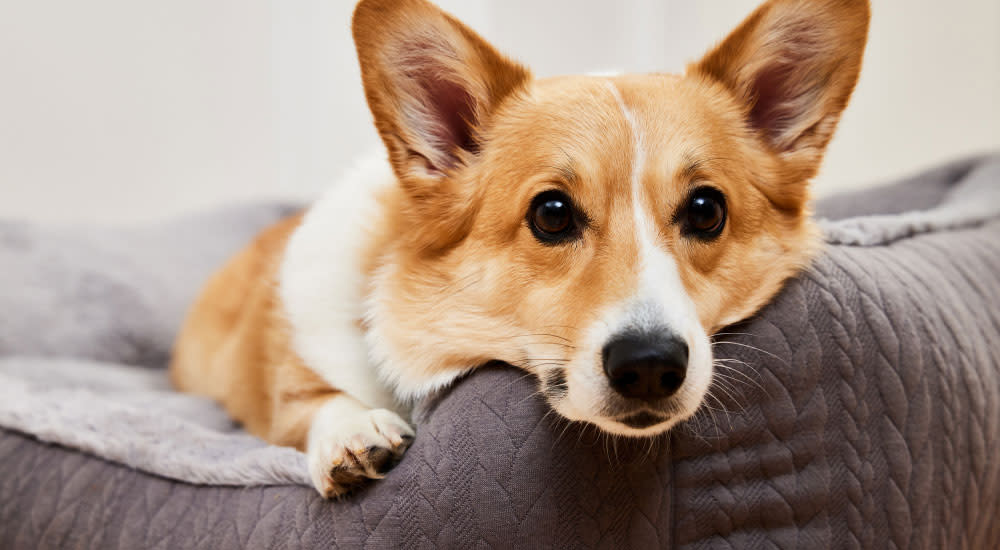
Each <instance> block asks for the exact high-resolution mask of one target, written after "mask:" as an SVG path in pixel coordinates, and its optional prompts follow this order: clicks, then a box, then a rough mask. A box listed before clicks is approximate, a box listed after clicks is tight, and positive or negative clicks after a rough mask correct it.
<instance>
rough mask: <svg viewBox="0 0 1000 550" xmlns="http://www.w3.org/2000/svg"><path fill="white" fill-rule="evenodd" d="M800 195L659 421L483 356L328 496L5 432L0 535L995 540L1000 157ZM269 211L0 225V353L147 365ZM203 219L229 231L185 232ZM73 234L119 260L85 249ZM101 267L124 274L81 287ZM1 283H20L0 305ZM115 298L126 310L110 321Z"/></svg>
mask: <svg viewBox="0 0 1000 550" xmlns="http://www.w3.org/2000/svg"><path fill="white" fill-rule="evenodd" d="M911 201H912V202H911ZM914 209H918V210H920V211H919V212H913V210H914ZM817 210H818V212H819V213H820V214H821V215H824V216H825V218H826V220H827V221H825V222H824V223H823V228H824V232H825V234H826V237H827V241H828V245H827V247H826V250H825V252H824V254H823V255H822V256H821V257H820V258H819V259H818V260H817V261H816V262H815V264H814V266H813V267H812V268H811V269H810V270H809V271H807V272H806V273H804V274H803V275H802V276H800V277H799V278H798V279H796V280H794V281H792V282H791V283H790V284H789V285H788V286H787V287H786V288H785V289H784V290H783V291H782V292H781V294H780V295H779V296H778V297H777V298H776V299H775V301H774V303H772V304H771V305H770V306H768V307H767V308H765V310H764V311H762V312H761V313H760V314H759V315H758V316H756V317H755V318H753V319H751V320H749V321H747V322H744V323H742V324H740V325H738V326H735V327H731V328H730V329H727V330H726V331H724V332H725V333H727V334H726V335H724V336H720V337H719V338H717V339H716V340H717V343H716V345H715V351H716V354H717V356H718V357H719V358H720V359H722V360H723V362H724V364H725V367H724V368H721V369H720V370H719V372H718V376H717V378H716V385H715V386H714V389H713V391H712V395H713V397H712V398H711V399H710V400H709V401H708V402H707V406H706V407H704V408H703V409H702V410H701V412H700V413H699V414H698V415H697V416H696V417H695V418H694V419H692V420H691V421H690V422H688V423H686V424H684V425H682V426H680V427H678V428H677V429H675V430H673V431H672V432H671V433H670V435H669V436H668V437H665V438H663V439H660V440H657V441H654V442H645V441H644V442H630V441H626V440H613V439H609V438H607V437H605V436H603V435H601V434H598V433H596V432H595V430H594V429H592V428H587V427H585V426H579V425H569V424H566V423H565V422H563V421H561V420H559V419H556V418H554V417H553V415H551V414H546V413H547V407H546V405H545V404H544V403H543V402H542V401H541V400H540V399H539V398H538V397H537V396H534V390H535V386H534V382H533V381H532V380H530V379H525V378H524V377H522V376H521V375H520V373H519V372H518V371H515V370H513V369H510V368H504V367H502V366H495V367H490V368H486V369H483V370H481V371H479V372H477V373H475V374H473V375H472V376H470V377H468V378H466V379H464V380H463V381H461V382H460V383H458V384H457V385H455V386H454V387H453V388H452V389H451V390H449V391H447V392H445V393H443V394H442V395H440V396H438V397H437V398H436V399H434V400H431V401H428V402H426V403H424V404H423V405H422V406H421V409H420V411H418V422H417V430H418V435H417V438H416V440H415V442H414V445H413V447H411V449H410V450H409V451H408V453H407V454H406V457H405V458H404V460H403V461H402V462H401V463H400V464H399V466H397V467H396V469H394V470H393V471H392V472H391V473H390V474H389V476H388V477H387V478H386V479H384V480H382V481H380V482H378V483H375V484H373V485H372V486H371V487H369V488H368V489H366V490H365V491H363V492H361V493H360V494H357V495H355V496H354V497H352V498H350V499H346V500H343V501H339V502H325V501H323V500H321V499H320V498H319V497H318V496H317V495H316V494H315V493H314V491H313V490H312V489H311V488H308V487H305V486H300V485H271V486H268V485H256V486H253V487H233V486H223V485H196V484H191V483H187V482H182V481H177V480H176V479H168V478H167V477H164V476H165V475H169V474H164V473H162V472H160V473H159V474H158V475H154V474H151V473H148V471H141V470H137V469H135V468H130V467H126V466H123V465H122V464H121V463H122V462H124V463H129V460H130V457H129V456H128V453H125V456H124V457H120V458H118V459H117V460H118V462H112V461H107V460H104V459H101V458H96V457H94V456H92V455H89V454H85V453H81V452H79V451H77V450H74V449H71V448H69V447H65V446H60V445H53V444H47V443H43V442H40V441H39V440H38V439H37V437H33V436H31V435H28V433H27V432H25V431H24V429H22V430H12V429H6V430H4V431H3V432H0V464H2V469H3V475H2V476H0V547H5V548H6V547H12V548H21V547H26V548H35V547H39V548H123V549H125V548H155V547H162V548H204V547H212V548H229V547H253V548H289V547H296V548H310V547H317V548H318V547H324V548H326V547H337V548H339V547H344V548H357V547H365V548H385V547H396V546H405V547H413V548H430V547H435V546H443V547H456V546H462V547H466V546H467V547H476V548H478V547H554V548H584V547H586V548H593V547H607V548H621V547H632V548H653V547H664V548H671V547H676V548H681V547H684V548H716V547H722V548H758V547H816V548H827V547H872V548H884V547H888V546H894V547H901V548H942V547H967V548H997V547H1000V523H998V522H996V521H994V520H995V518H997V517H1000V463H998V462H997V461H995V460H993V456H994V455H995V454H996V452H997V451H998V450H1000V343H998V342H1000V275H998V274H1000V157H984V158H976V159H969V160H966V161H961V162H957V163H953V164H950V165H948V166H945V167H942V168H940V169H938V170H934V171H930V172H927V173H925V174H922V175H920V176H917V177H915V178H911V179H908V180H906V181H902V182H897V183H895V184H893V185H891V186H889V187H886V188H883V189H880V190H874V191H865V192H863V193H861V194H855V195H850V196H846V197H841V198H834V199H831V200H828V201H826V202H823V203H820V204H819V205H818V207H817ZM234 212H235V213H234ZM852 212H857V213H859V214H861V216H857V215H854V214H852ZM281 213H282V211H281V209H277V208H276V209H274V210H272V211H269V212H267V213H266V214H261V212H260V211H258V213H257V216H258V217H256V218H253V219H250V217H247V219H245V220H244V218H243V217H242V214H240V213H239V212H237V211H229V212H227V213H225V214H219V216H220V218H226V219H229V223H228V224H226V225H225V226H220V225H218V224H216V225H212V224H215V223H216V222H215V221H214V220H216V219H217V218H216V217H214V216H209V217H207V218H199V219H197V220H189V221H188V222H186V223H187V225H188V226H189V227H188V230H189V231H190V235H193V236H195V238H193V239H192V240H185V239H176V240H175V239H174V237H173V236H171V237H170V238H167V237H166V235H165V233H169V234H171V235H175V234H176V233H175V231H177V228H176V226H175V225H172V224H167V225H161V226H156V227H150V228H147V229H145V230H136V231H135V232H113V231H109V230H96V229H94V230H91V229H82V228H78V229H74V230H70V231H55V230H51V229H49V228H44V227H38V226H33V225H30V224H23V223H11V224H5V225H2V226H0V262H2V265H4V266H5V267H6V266H11V265H18V266H27V267H24V268H23V269H21V268H15V269H13V270H10V269H5V270H4V272H7V273H6V275H4V274H0V285H2V286H0V288H2V289H3V290H2V291H0V311H4V312H5V314H4V317H3V319H4V322H3V324H2V325H0V353H3V354H5V355H7V356H8V357H7V358H6V359H5V361H7V362H8V364H11V363H10V362H12V361H13V362H20V361H37V362H42V363H44V362H46V361H65V359H57V358H55V357H57V356H66V357H72V358H73V359H74V360H76V359H80V358H84V359H89V360H91V361H100V362H101V364H104V363H108V362H112V363H125V364H128V363H141V364H146V365H149V366H151V367H161V366H162V365H163V362H164V359H165V357H166V355H165V354H166V353H167V350H168V349H169V342H170V340H171V338H172V335H173V331H174V330H175V328H176V323H177V322H179V317H180V315H181V312H182V311H183V307H184V306H185V305H186V300H187V299H188V298H189V297H190V296H191V294H192V293H193V292H194V291H195V289H196V287H197V282H198V281H200V280H201V278H202V277H203V275H204V273H205V272H206V271H207V270H209V269H210V268H211V266H212V265H214V264H215V263H217V261H218V259H219V258H221V257H223V256H225V254H226V253H228V252H229V251H230V250H232V249H234V248H236V246H238V245H237V243H239V242H241V241H242V239H243V238H244V237H245V235H248V234H250V233H251V232H252V231H253V230H255V229H256V228H257V227H258V226H259V225H261V224H263V223H266V222H267V221H269V220H271V219H274V218H275V217H277V216H278V215H279V214H281ZM237 219H239V220H241V221H240V222H237V221H236V220H237ZM197 224H208V225H205V226H204V227H212V228H213V230H215V231H219V232H222V233H226V235H227V236H226V237H225V239H222V238H221V237H220V240H219V241H218V242H203V241H204V239H199V238H196V237H197V236H198V235H202V234H204V232H203V231H199V230H197V228H198V226H197ZM234 228H235V229H234ZM231 229H233V230H232V231H230V230H231ZM241 233H242V234H241ZM137 234H142V235H145V237H143V239H138V240H137V239H136V238H135V236H134V235H137ZM40 247H43V248H44V249H45V250H46V251H47V252H45V253H44V254H40V253H39V252H38V250H39V248H40ZM91 247H95V248H96V249H97V250H98V252H99V253H101V254H109V255H110V256H108V257H109V258H113V259H114V260H115V261H114V262H110V263H109V262H105V261H97V262H92V263H91V262H90V259H91V258H93V257H95V256H94V255H91V254H90V253H81V251H88V250H90V248H91ZM185 247H200V248H198V251H199V252H197V253H195V252H194V251H192V250H186V251H184V252H183V253H182V252H181V251H180V250H179V249H184V248H185ZM70 249H72V250H73V252H72V253H71V252H70ZM160 257H162V258H183V259H179V260H177V261H175V262H170V261H163V262H162V263H160V260H158V259H157V258H160ZM32 262H34V263H32ZM147 262H157V263H155V264H154V263H147ZM80 265H86V266H87V268H86V269H77V268H78V267H79V266H80ZM107 265H114V266H116V267H115V270H116V271H115V273H120V269H121V266H122V265H125V266H131V267H129V269H131V270H132V271H126V272H125V273H126V275H122V276H116V277H118V278H116V279H114V280H115V281H116V282H115V284H118V285H120V286H118V287H116V286H115V285H114V284H112V285H110V286H101V287H100V288H102V289H104V290H102V291H100V292H90V293H88V292H87V291H86V290H87V289H88V288H93V285H95V284H98V283H95V282H94V281H95V280H101V281H103V280H105V278H106V277H107V276H108V274H107V273H106V272H105V270H106V266H107ZM178 266H183V267H184V269H179V268H178ZM18 269H20V271H18ZM46 270H51V271H52V273H48V274H45V273H44V272H45V271H46ZM11 271H13V273H14V275H11V274H10V273H9V272H11ZM178 271H185V273H186V274H180V273H175V272H178ZM56 272H58V274H57V273H56ZM67 273H68V274H67ZM85 274H89V276H90V278H89V281H90V282H86V283H85V282H81V281H82V280H83V279H85V277H84V275H85ZM4 277H6V278H4ZM45 277H53V278H51V279H46V278H45ZM112 278H114V277H112ZM100 284H104V283H100ZM88 285H89V286H88ZM55 287H58V288H55ZM20 288H28V289H30V292H33V293H36V294H37V295H36V296H35V297H34V298H33V299H31V300H25V299H23V298H22V297H10V296H8V295H11V294H14V293H15V290H14V289H20ZM73 289H76V290H73ZM119 292H120V293H121V294H125V295H128V296H130V298H129V299H130V300H132V302H128V304H129V305H127V306H123V305H122V302H120V301H118V300H117V298H116V296H118V295H119ZM40 296H42V297H40ZM90 296H92V297H93V299H92V300H89V301H88V297H90ZM80 300H82V302H83V305H81V304H80ZM62 304H73V307H72V308H69V309H70V310H67V309H66V308H61V307H60V306H61V305H62ZM136 304H140V305H143V307H138V308H137V307H133V306H135V305H136ZM126 307H127V308H128V309H129V311H131V312H133V313H134V312H135V311H138V312H139V313H134V315H133V314H131V313H130V315H129V316H128V317H126V318H118V315H117V313H118V312H120V311H122V309H123V308H126ZM46 309H47V310H46ZM53 311H58V315H55V314H53ZM81 312H83V313H81ZM84 313H85V314H84ZM81 322H82V324H83V325H85V327H84V328H83V329H81V328H80V326H79V325H80V324H81ZM81 330H83V332H84V335H80V334H79V332H80V331H81ZM64 338H65V347H63V339H64ZM14 355H17V356H18V357H13V356H14ZM27 356H32V357H30V358H28V357H27ZM42 363H39V364H42ZM39 368H42V367H39ZM2 369H3V367H2V363H0V374H3V373H4V372H5V371H4V370H2ZM13 370H15V367H8V370H7V371H6V372H7V373H8V374H11V372H12V371H13ZM36 436H37V434H36ZM123 437H125V436H124V435H123ZM133 464H135V463H134V462H133ZM174 477H183V476H174Z"/></svg>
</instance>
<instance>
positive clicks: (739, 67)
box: [689, 0, 870, 181]
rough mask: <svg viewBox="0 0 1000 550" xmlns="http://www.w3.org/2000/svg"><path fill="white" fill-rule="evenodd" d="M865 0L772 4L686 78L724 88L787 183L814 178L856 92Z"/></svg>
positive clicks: (780, 1) (790, 0)
mask: <svg viewBox="0 0 1000 550" xmlns="http://www.w3.org/2000/svg"><path fill="white" fill-rule="evenodd" d="M869 18H870V7H869V3H868V0H770V1H768V2H767V3H765V4H764V5H762V6H761V7H759V8H758V9H757V11H755V12H754V13H753V14H752V15H750V16H749V17H748V18H747V19H746V20H745V21H744V22H743V23H742V24H741V25H740V26H739V28H737V29H736V30H735V31H733V32H732V34H730V35H729V37H727V38H726V39H725V40H724V41H723V42H722V43H721V44H719V45H718V46H717V47H716V48H715V49H714V50H712V51H711V52H709V53H708V55H706V56H705V57H704V59H702V60H701V61H699V62H697V63H695V64H694V65H692V66H691V67H690V68H689V74H698V75H702V76H706V77H709V78H711V79H714V80H716V81H718V82H720V83H722V84H723V85H724V86H726V87H727V88H728V89H729V90H730V91H731V92H732V93H733V94H734V95H735V96H736V98H737V99H738V100H739V101H740V102H741V103H742V104H743V105H744V107H745V109H746V119H747V123H748V125H749V126H750V128H751V129H752V130H753V131H754V132H756V133H757V135H758V136H760V137H761V139H762V140H763V141H764V143H765V144H766V146H767V147H768V148H770V149H771V150H772V151H773V152H775V153H777V154H778V155H779V157H780V158H781V159H782V161H783V164H784V167H785V169H786V172H788V173H787V174H786V175H787V176H788V177H789V178H794V179H796V180H799V181H804V180H807V179H809V178H811V177H812V176H814V175H815V173H816V171H817V169H818V168H819V162H820V160H821V159H822V156H823V151H824V149H825V148H826V145H827V143H828V142H829V141H830V138H831V137H832V136H833V132H834V129H835V128H836V126H837V121H838V120H839V119H840V114H841V112H842V111H843V110H844V107H846V106H847V101H848V99H849V98H850V96H851V92H852V91H853V90H854V86H855V84H856V83H857V80H858V73H859V72H860V70H861V60H862V57H863V54H864V49H865V42H866V40H867V37H868V21H869Z"/></svg>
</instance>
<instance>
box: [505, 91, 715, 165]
mask: <svg viewBox="0 0 1000 550" xmlns="http://www.w3.org/2000/svg"><path fill="white" fill-rule="evenodd" d="M715 111H716V110H714V109H712V106H711V101H709V100H708V98H706V94H705V90H704V89H702V88H701V87H699V86H698V85H697V83H693V82H690V81H689V79H685V78H683V77H679V76H677V75H670V74H649V75H623V76H614V77H597V76H562V77H553V78H546V79H541V80H538V81H536V82H535V83H534V84H533V85H532V87H531V90H530V93H529V94H527V95H526V97H525V99H524V100H523V101H519V102H516V103H515V104H514V105H512V107H511V108H510V109H509V110H508V111H507V112H506V113H505V115H506V116H503V117H501V120H500V124H499V125H498V127H497V128H496V130H497V131H496V135H497V137H499V138H500V139H502V140H504V141H506V142H507V146H508V147H507V149H508V151H509V150H510V149H512V148H514V147H516V148H518V150H519V158H521V159H522V160H523V161H524V162H525V163H529V164H532V165H536V166H538V165H546V164H552V163H554V162H560V163H574V164H576V165H577V168H578V169H579V170H580V171H582V172H585V173H586V172H588V171H594V172H600V173H602V174H607V173H608V172H609V171H612V172H616V173H617V172H618V171H626V170H627V169H628V166H627V165H630V164H632V161H633V160H634V159H633V158H632V157H633V155H634V154H635V152H636V151H637V150H638V149H640V148H641V149H643V150H644V152H645V153H646V154H647V156H648V159H647V160H648V162H647V163H646V165H647V168H649V169H656V170H659V171H667V172H669V171H673V170H677V169H680V165H681V164H682V163H684V162H686V161H687V160H688V159H690V158H691V157H692V156H694V155H696V154H697V153H698V152H699V150H702V149H704V148H705V147H707V146H709V145H710V144H711V143H710V142H713V141H714V142H717V141H718V139H719V137H720V134H721V133H725V132H721V131H717V130H718V128H716V126H719V125H720V124H722V123H723V121H720V120H718V119H719V117H718V113H717V112H715ZM640 140H641V142H642V143H637V142H638V141H640ZM591 175H593V174H591Z"/></svg>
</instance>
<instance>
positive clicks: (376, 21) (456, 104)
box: [352, 0, 529, 195]
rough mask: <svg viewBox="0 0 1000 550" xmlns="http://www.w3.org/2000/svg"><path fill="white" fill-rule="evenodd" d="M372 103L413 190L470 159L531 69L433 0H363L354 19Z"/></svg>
mask: <svg viewBox="0 0 1000 550" xmlns="http://www.w3.org/2000/svg"><path fill="white" fill-rule="evenodd" d="M352 27H353V32H354V42H355V45H356V46H357V50H358V58H359V60H360V63H361V76H362V80H363V81H364V87H365V95H366V96H367V98H368V105H369V107H371V110H372V114H373V115H374V117H375V125H376V127H377V128H378V131H379V134H380V135H381V137H382V140H383V141H384V142H385V144H386V147H387V148H388V150H389V157H390V160H391V162H392V165H393V169H394V170H395V172H396V175H397V176H398V177H399V179H400V182H401V183H402V184H403V187H404V188H407V189H409V190H410V191H411V194H416V195H420V194H423V193H426V192H427V191H428V190H429V188H430V187H431V186H433V185H434V183H435V180H439V179H440V178H441V176H442V175H444V174H447V173H448V172H450V171H451V170H453V169H454V168H456V167H458V166H460V165H462V164H463V163H465V162H468V160H469V158H470V157H471V155H473V154H475V152H476V151H477V148H478V146H479V137H480V134H479V130H480V129H481V127H482V125H484V124H485V123H486V122H487V121H488V119H489V116H490V114H491V113H492V112H493V110H494V109H496V108H497V106H498V105H499V104H500V102H501V101H503V100H504V99H505V98H506V97H508V96H509V95H510V94H512V93H514V92H515V91H517V90H518V89H519V88H521V87H523V86H524V85H525V83H526V82H527V80H528V78H529V73H528V71H527V70H526V69H524V68H523V67H521V66H520V65H518V64H516V63H514V62H512V61H510V60H508V59H506V58H505V57H504V56H502V55H501V54H499V53H498V52H497V51H496V50H495V49H494V48H493V47H492V46H490V45H489V44H488V43H487V42H486V41H485V40H483V39H482V38H480V37H479V36H478V35H477V34H476V33H475V32H473V31H472V30H471V29H469V28H468V27H466V26H465V25H463V24H462V23H460V22H459V21H458V20H456V19H455V18H453V17H451V16H450V15H448V14H446V13H444V12H443V11H441V10H440V9H439V8H437V7H436V6H434V5H433V4H431V3H430V2H426V1H425V0H362V2H360V3H359V4H358V6H357V8H355V11H354V19H353V22H352Z"/></svg>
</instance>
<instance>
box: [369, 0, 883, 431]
mask: <svg viewBox="0 0 1000 550" xmlns="http://www.w3.org/2000/svg"><path fill="white" fill-rule="evenodd" d="M868 19H869V7H868V2H867V1H866V0H812V1H809V0H771V1H769V2H767V3H766V4H764V5H763V6H761V7H760V8H759V9H758V10H757V11H756V12H754V13H753V14H752V15H751V16H750V17H749V18H748V19H747V20H746V21H744V22H743V24H742V25H741V26H740V27H739V28H738V29H737V30H736V31H734V32H733V33H732V34H731V35H730V36H729V37H728V38H727V39H726V40H725V41H723V42H722V43H721V44H720V45H719V46H718V47H716V48H715V49H714V50H712V51H710V52H709V53H708V54H707V55H706V56H705V58H704V59H702V60H701V61H698V62H696V63H694V64H692V65H691V66H690V67H689V69H688V71H687V74H685V75H683V76H675V75H667V74H652V75H634V76H620V77H584V76H581V77H558V78H550V79H543V80H535V79H533V78H532V77H531V75H530V73H529V72H528V70H526V69H525V68H524V67H522V66H520V65H518V64H516V63H514V62H512V61H510V60H509V59H507V58H505V57H503V56H502V55H501V54H499V53H498V52H497V51H496V50H495V49H494V48H493V47H491V46H490V45H489V44H487V43H486V42H485V41H484V40H483V39H482V38H480V37H479V36H478V35H476V34H475V33H474V32H473V31H471V30H469V29H468V28H467V27H465V26H463V25H462V24H461V23H460V22H458V21H457V20H455V19H454V18H452V17H451V16H449V15H447V14H445V13H443V12H441V11H440V10H439V9H437V8H436V7H434V6H433V5H432V4H430V3H428V2H426V1H424V0H364V1H362V2H361V3H360V5H359V6H358V8H357V10H356V12H355V16H354V23H353V25H354V36H355V41H356V43H357V48H358V54H359V57H360V61H361V68H362V76H363V80H364V84H365V91H366V94H367V98H368V102H369V105H370V106H371V109H372V112H373V114H374V118H375V123H376V126H377V128H378V131H379V133H380V134H381V137H382V139H383V141H384V142H385V144H386V146H387V148H388V152H389V157H390V161H391V164H392V167H393V170H394V172H395V174H396V176H397V177H398V180H399V187H398V190H397V191H396V192H395V194H394V195H392V196H390V197H387V198H386V199H385V200H386V207H387V208H389V215H388V218H387V219H385V220H380V221H379V223H382V224H385V227H384V228H383V232H384V233H386V234H388V235H391V238H388V239H387V240H386V241H385V242H387V243H389V244H387V245H386V248H385V249H384V250H382V251H381V253H382V256H381V258H382V259H381V261H379V262H377V267H376V268H374V272H373V287H372V289H371V296H370V302H369V309H368V323H369V326H370V331H369V338H370V343H371V348H372V350H373V353H374V355H375V356H376V358H377V359H378V360H379V361H380V362H381V363H382V368H383V374H385V375H386V377H387V378H388V379H389V380H390V381H392V382H394V383H395V384H396V385H397V389H398V390H399V391H400V393H403V394H417V393H421V392H422V391H425V390H427V389H430V388H431V387H433V386H435V385H437V384H440V383H442V382H444V381H447V380H450V379H452V378H453V377H454V376H456V375H457V374H458V373H461V372H463V371H465V370H467V369H468V367H470V366H472V365H475V364H481V363H483V362H486V361H490V360H500V361H505V362H508V363H511V364H513V365H517V366H519V367H521V368H523V369H525V370H527V371H529V372H532V373H535V374H536V375H537V376H538V377H539V379H540V380H541V385H542V390H543V392H544V394H545V396H546V398H547V399H548V401H549V402H550V403H551V405H552V406H553V407H554V409H555V410H556V411H558V412H559V413H560V414H562V415H563V416H565V417H566V418H569V419H571V420H584V421H588V422H591V423H594V424H596V425H598V426H600V427H601V428H602V429H604V430H606V431H608V432H612V433H617V434H626V435H651V434H656V433H660V432H662V431H664V430H666V429H668V428H669V427H671V426H672V425H674V424H675V423H677V422H678V421H680V420H683V419H685V418H687V417H689V416H690V415H691V414H692V413H693V412H694V411H695V410H696V408H697V407H698V406H699V404H700V403H701V401H702V399H703V398H704V395H705V393H706V391H707V389H708V387H709V385H710V383H711V380H712V376H713V364H712V350H711V344H710V340H709V335H711V334H713V333H714V332H716V331H718V330H719V329H720V328H721V327H724V326H726V325H728V324H731V323H734V322H736V321H739V320H741V319H744V318H746V317H748V316H749V315H751V314H752V313H754V312H755V311H756V310H758V309H759V308H760V307H761V306H762V305H764V304H765V303H766V302H767V301H768V300H770V299H771V298H772V297H773V296H774V294H775V293H776V292H777V291H778V289H779V288H780V286H781V284H782V283H783V282H784V281H785V280H786V279H787V278H788V277H790V276H792V275H793V274H794V273H796V271H797V270H799V269H800V268H802V267H803V265H804V264H806V263H807V261H808V260H809V258H810V256H811V254H812V253H813V252H814V251H815V250H816V248H817V239H816V231H815V229H814V227H813V225H812V224H811V222H810V220H809V216H808V214H809V213H808V210H807V199H808V192H807V183H808V180H809V179H810V178H811V177H812V176H813V175H814V174H815V173H816V171H817V168H818V166H819V163H820V160H821V157H822V155H823V151H824V149H825V147H826V145H827V143H828V141H829V140H830V138H831V136H832V134H833V131H834V128H835V126H836V124H837V121H838V119H839V117H840V113H841V111H842V110H843V108H844V106H845V105H846V103H847V100H848V98H849V96H850V94H851V91H852V90H853V88H854V85H855V82H856V81H857V77H858V72H859V70H860V65H861V59H862V52H863V49H864V44H865V40H866V36H867V27H868Z"/></svg>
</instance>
